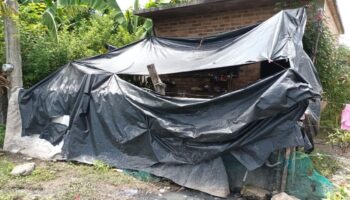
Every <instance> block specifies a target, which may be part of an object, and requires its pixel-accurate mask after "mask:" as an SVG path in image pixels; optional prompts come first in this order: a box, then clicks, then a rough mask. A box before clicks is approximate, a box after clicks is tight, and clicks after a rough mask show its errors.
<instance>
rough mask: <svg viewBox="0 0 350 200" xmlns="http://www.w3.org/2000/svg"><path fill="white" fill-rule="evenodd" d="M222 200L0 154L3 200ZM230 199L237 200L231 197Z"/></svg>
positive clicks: (121, 175)
mask: <svg viewBox="0 0 350 200" xmlns="http://www.w3.org/2000/svg"><path fill="white" fill-rule="evenodd" d="M26 162H35V163H36V168H35V170H34V171H33V173H32V174H31V175H29V176H23V177H13V176H11V175H10V172H11V170H12V169H13V167H14V166H15V165H17V164H23V163H26ZM22 199H23V200H27V199H28V200H39V199H40V200H41V199H58V200H66V199H67V200H83V199H84V200H85V199H88V200H90V199H96V200H100V199H108V200H127V199H136V200H141V199H142V200H148V199H149V200H202V199H205V200H219V199H220V198H216V197H212V196H210V195H206V194H204V193H200V192H196V191H193V190H188V189H184V188H182V187H180V186H178V185H175V184H173V183H171V182H170V181H167V180H163V179H159V178H154V179H152V180H148V181H141V180H138V179H136V178H134V177H133V176H131V175H128V174H126V173H125V172H123V171H121V170H117V169H109V168H105V167H104V166H95V165H85V164H79V163H72V162H53V161H42V160H37V159H31V158H28V157H25V156H23V155H17V154H9V153H5V152H1V151H0V200H22ZM228 199H236V198H235V197H230V198H228Z"/></svg>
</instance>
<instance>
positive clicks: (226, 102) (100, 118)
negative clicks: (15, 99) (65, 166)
mask: <svg viewBox="0 0 350 200" xmlns="http://www.w3.org/2000/svg"><path fill="white" fill-rule="evenodd" d="M306 18H307V17H306V13H305V9H304V8H300V9H294V10H286V11H281V12H280V13H278V14H277V15H275V16H273V17H272V18H270V19H269V20H267V21H265V22H263V23H261V24H260V25H257V26H251V27H247V28H243V29H240V30H237V31H234V32H231V33H227V34H223V35H219V36H215V37H209V38H205V39H169V38H157V37H151V38H147V39H144V40H141V41H139V42H137V43H134V44H131V45H128V46H125V47H123V48H120V49H115V50H112V51H111V52H109V53H107V54H104V55H100V56H96V57H92V58H88V59H82V60H77V61H73V62H71V63H69V64H67V65H66V66H64V67H62V68H61V69H60V70H58V71H57V72H56V73H54V74H52V75H51V76H49V77H47V78H46V79H45V80H43V81H41V82H40V83H38V84H37V85H35V86H34V87H32V88H30V89H26V90H22V91H21V94H20V96H19V101H20V110H21V118H22V124H23V125H22V126H23V129H22V135H23V136H28V135H33V134H40V136H41V138H44V139H47V140H49V141H50V142H51V143H53V144H58V143H59V142H60V141H62V140H64V146H63V152H64V158H65V159H67V160H76V161H81V162H90V163H91V162H92V161H93V160H96V159H97V160H102V161H105V162H107V163H109V164H111V165H113V166H115V167H118V168H124V169H134V170H142V171H146V172H150V173H152V174H155V175H157V176H162V177H166V178H168V179H171V180H172V181H174V182H175V183H178V184H180V185H183V186H185V187H188V188H193V189H196V190H200V191H203V192H206V193H209V194H212V195H215V196H221V197H224V196H227V195H228V194H229V193H230V190H229V184H230V183H229V181H228V177H227V172H226V169H225V165H224V162H223V159H222V156H223V155H225V156H232V157H234V158H235V159H237V160H238V161H239V162H240V163H241V164H243V165H244V166H245V167H246V168H247V169H248V170H254V169H256V168H258V167H260V166H262V165H263V164H264V162H265V161H266V159H267V158H268V157H269V155H270V154H271V152H273V151H275V150H278V149H283V148H286V147H295V146H305V145H306V146H309V145H310V144H309V142H308V141H309V140H308V139H307V138H306V137H305V136H304V134H302V131H301V128H300V126H299V125H298V123H297V122H298V120H299V119H300V117H301V116H302V115H303V113H304V112H305V111H306V110H307V109H308V108H309V109H308V111H309V112H311V113H313V114H314V116H315V118H316V119H317V117H318V115H319V111H318V109H319V98H320V92H321V90H322V89H321V86H320V82H319V79H318V76H317V73H316V70H315V68H314V66H313V64H312V62H311V60H310V59H309V57H308V56H307V54H306V53H305V52H304V50H303V46H302V36H303V33H304V28H305V23H306ZM282 59H284V60H288V62H289V64H290V68H288V69H285V70H283V71H282V72H279V73H277V74H275V75H273V76H270V77H267V78H264V79H262V80H259V81H258V82H257V83H255V84H252V85H250V86H248V87H246V88H243V89H240V90H237V91H234V92H230V93H227V94H225V95H222V96H219V97H216V98H212V99H194V98H193V99H192V98H175V97H166V96H160V95H157V94H155V93H152V92H149V91H146V90H144V89H142V88H139V87H136V86H134V85H132V84H130V83H129V82H126V81H124V80H122V79H121V78H120V77H119V76H118V75H120V74H128V75H147V74H148V71H147V67H146V66H147V65H149V64H155V66H156V68H157V71H158V73H159V74H171V73H179V72H189V71H198V70H205V69H215V68H222V67H228V66H237V65H242V64H248V63H254V62H261V61H269V62H275V61H278V60H282ZM310 105H312V106H310ZM310 108H312V109H310ZM64 115H69V116H70V122H69V125H68V126H65V125H62V124H59V123H56V122H54V121H53V120H52V119H54V118H57V117H59V116H64Z"/></svg>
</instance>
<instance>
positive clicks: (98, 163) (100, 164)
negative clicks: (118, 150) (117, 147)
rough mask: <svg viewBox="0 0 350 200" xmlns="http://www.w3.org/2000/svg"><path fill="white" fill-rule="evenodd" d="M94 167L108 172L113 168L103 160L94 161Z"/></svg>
mask: <svg viewBox="0 0 350 200" xmlns="http://www.w3.org/2000/svg"><path fill="white" fill-rule="evenodd" d="M93 166H94V169H95V170H97V171H100V172H108V171H109V170H110V169H111V166H109V165H108V164H106V163H104V162H103V161H100V160H96V161H95V162H94V163H93Z"/></svg>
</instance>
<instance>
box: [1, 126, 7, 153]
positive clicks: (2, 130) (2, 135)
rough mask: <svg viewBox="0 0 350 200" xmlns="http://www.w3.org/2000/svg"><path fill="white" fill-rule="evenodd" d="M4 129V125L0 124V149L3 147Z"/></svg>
mask: <svg viewBox="0 0 350 200" xmlns="http://www.w3.org/2000/svg"><path fill="white" fill-rule="evenodd" d="M5 128H6V127H5V125H3V124H0V149H1V148H2V147H3V146H4V140H5Z"/></svg>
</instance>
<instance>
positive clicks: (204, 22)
mask: <svg viewBox="0 0 350 200" xmlns="http://www.w3.org/2000/svg"><path fill="white" fill-rule="evenodd" d="M275 13H276V10H275V8H274V7H273V6H269V7H259V8H250V9H244V10H228V11H224V12H223V11H220V12H217V13H204V14H197V15H191V16H183V17H176V18H166V19H155V20H154V27H155V33H156V35H157V36H163V37H204V36H209V35H214V34H217V33H222V32H228V31H232V30H234V29H237V28H240V27H243V26H247V25H253V24H256V23H259V22H262V21H265V20H266V19H268V18H270V17H271V16H272V15H274V14H275ZM167 78H171V79H172V80H173V81H174V82H176V86H174V87H171V88H168V91H169V92H170V93H172V94H174V93H179V94H180V95H181V94H184V96H191V94H192V97H195V96H193V95H198V96H199V97H200V95H203V96H207V95H210V94H215V92H213V91H212V90H211V91H197V90H196V89H197V88H201V87H202V86H203V85H211V87H213V83H212V82H210V80H209V78H208V77H204V76H202V77H201V78H198V76H193V77H189V76H182V77H181V78H179V77H178V76H173V77H171V76H168V77H167ZM259 79H260V64H253V65H247V66H244V67H241V68H240V71H239V76H238V77H235V78H233V79H231V80H229V81H227V83H225V84H227V89H228V91H232V90H236V89H240V88H243V87H245V86H247V85H249V84H252V83H254V82H256V81H257V80H259ZM218 87H219V86H218ZM222 87H224V86H223V85H222ZM170 95H171V94H170Z"/></svg>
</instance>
